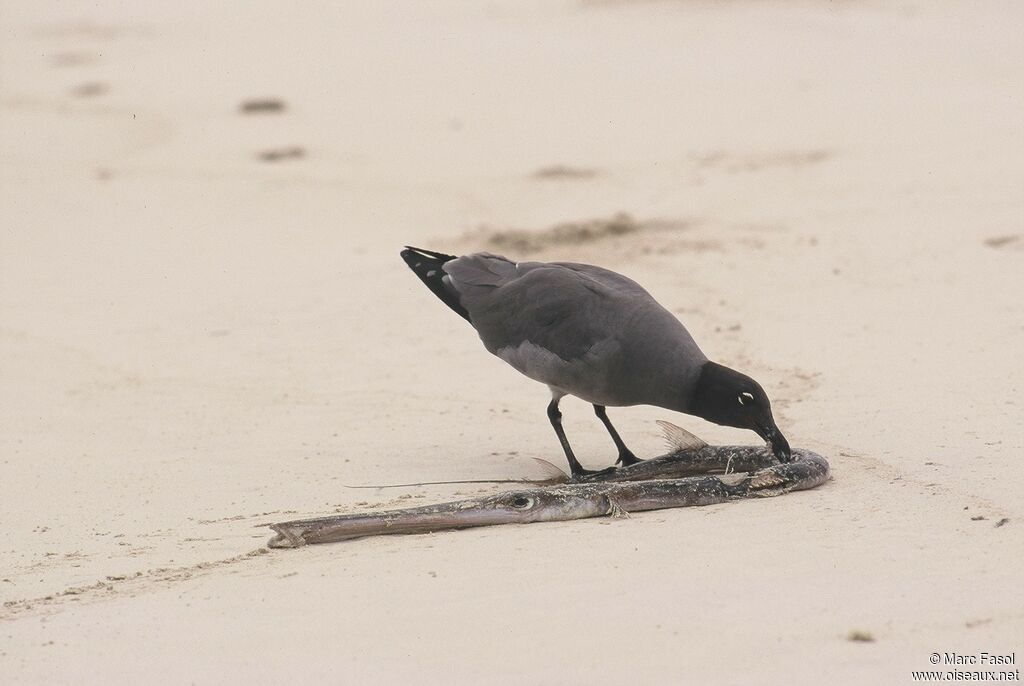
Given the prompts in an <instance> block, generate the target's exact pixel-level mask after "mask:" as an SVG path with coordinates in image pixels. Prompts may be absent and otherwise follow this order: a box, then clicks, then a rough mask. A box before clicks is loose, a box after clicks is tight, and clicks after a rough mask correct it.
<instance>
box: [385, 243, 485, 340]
mask: <svg viewBox="0 0 1024 686" xmlns="http://www.w3.org/2000/svg"><path fill="white" fill-rule="evenodd" d="M401 255H402V259H403V260H405V263H406V264H407V265H409V269H411V270H412V271H413V273H414V274H416V276H418V277H419V279H420V281H422V282H423V283H424V285H425V286H426V287H427V288H429V289H430V291H431V292H432V293H433V294H434V295H436V296H437V297H438V298H440V300H441V302H443V303H444V304H445V305H447V306H448V307H450V308H452V310H454V311H455V312H456V313H457V314H458V315H459V316H460V317H462V318H463V319H465V320H466V321H467V322H468V321H470V319H469V312H467V311H466V308H464V307H463V306H462V303H460V302H459V298H458V295H456V294H455V293H453V292H452V291H450V290H449V289H448V288H447V287H446V286H445V283H444V269H442V266H443V265H444V263H445V262H449V261H451V260H454V259H455V256H454V255H446V254H444V253H441V252H434V251H433V250H424V249H423V248H414V247H412V246H411V245H407V246H405V249H404V250H403V251H402V252H401ZM470 323H472V322H470Z"/></svg>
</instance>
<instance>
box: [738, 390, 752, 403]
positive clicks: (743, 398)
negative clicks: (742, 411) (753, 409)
mask: <svg viewBox="0 0 1024 686" xmlns="http://www.w3.org/2000/svg"><path fill="white" fill-rule="evenodd" d="M736 400H738V401H739V402H740V405H746V404H747V403H748V402H754V396H753V395H752V394H750V393H747V392H743V393H740V394H739V396H738V397H737V398H736Z"/></svg>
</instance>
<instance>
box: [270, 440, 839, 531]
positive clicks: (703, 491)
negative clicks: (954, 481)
mask: <svg viewBox="0 0 1024 686" xmlns="http://www.w3.org/2000/svg"><path fill="white" fill-rule="evenodd" d="M662 426H663V428H665V431H666V435H667V436H668V438H669V441H670V443H673V445H674V446H675V447H676V449H675V450H674V451H673V452H670V453H668V454H667V455H662V456H661V457H656V458H653V459H650V460H646V461H644V462H640V463H637V464H635V465H631V466H629V467H622V468H620V469H618V470H616V471H614V472H612V473H610V474H599V475H596V476H593V477H589V478H588V479H587V480H585V481H582V482H580V481H576V482H570V483H563V484H558V485H554V486H544V487H535V488H524V489H521V490H514V491H506V492H504V493H498V494H497V495H491V496H483V497H479V498H470V499H466V500H458V501H455V502H450V503H442V504H439V505H426V506H423V507H410V508H405V509H400V510H388V511H384V512H369V513H365V514H346V515H335V516H331V517H320V518H317V519H302V520H296V521H291V522H282V523H279V524H272V525H271V527H270V528H271V529H273V530H274V531H275V532H276V535H275V536H274V537H273V538H271V539H270V541H269V542H268V544H267V545H268V547H270V548H296V547H299V546H304V545H308V544H312V543H330V542H333V541H342V540H346V539H351V538H360V537H363V536H378V535H383V534H416V533H429V532H432V531H442V530H445V529H464V528H468V527H474V526H492V525H495V524H531V523H533V522H559V521H566V520H570V519H585V518H587V517H604V516H618V515H621V514H624V513H628V512H641V511H644V510H660V509H665V508H672V507H692V506H695V505H713V504H715V503H724V502H728V501H731V500H739V499H743V498H763V497H769V496H775V495H780V494H782V493H787V492H789V491H798V490H804V489H808V488H814V487H816V486H820V485H821V484H823V483H825V482H826V481H827V480H828V478H829V464H828V461H827V460H826V459H825V458H824V457H822V456H821V455H818V454H817V453H813V452H811V451H809V450H800V449H796V450H793V452H792V457H793V459H792V461H791V462H787V463H782V464H780V463H778V462H777V461H776V460H775V457H774V455H773V454H772V453H771V451H769V450H768V449H767V448H764V447H751V446H709V445H706V444H704V443H703V441H700V439H696V438H695V437H693V436H692V435H690V434H687V433H686V432H683V433H682V434H678V433H677V434H676V435H675V436H673V434H672V431H673V430H674V429H677V428H678V427H672V426H671V425H666V423H663V424H662ZM679 431H682V429H679ZM713 472H718V473H719V474H718V475H714V474H712V473H713Z"/></svg>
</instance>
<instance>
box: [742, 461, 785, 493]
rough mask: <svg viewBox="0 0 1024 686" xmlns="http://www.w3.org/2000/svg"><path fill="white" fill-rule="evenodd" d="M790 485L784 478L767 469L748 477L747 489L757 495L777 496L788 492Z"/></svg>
mask: <svg viewBox="0 0 1024 686" xmlns="http://www.w3.org/2000/svg"><path fill="white" fill-rule="evenodd" d="M791 485H792V484H790V482H789V480H788V479H786V477H784V476H782V475H781V474H779V473H778V472H777V471H775V470H774V469H772V468H771V467H769V468H768V469H762V470H761V471H758V472H754V473H753V474H751V475H750V483H749V484H748V488H749V489H750V490H751V491H755V492H758V493H757V494H758V495H765V496H768V495H779V494H780V493H784V492H785V491H787V490H789V487H790V486H791Z"/></svg>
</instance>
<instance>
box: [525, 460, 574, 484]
mask: <svg viewBox="0 0 1024 686" xmlns="http://www.w3.org/2000/svg"><path fill="white" fill-rule="evenodd" d="M533 461H534V462H536V463H537V464H538V465H540V468H541V471H543V472H544V478H543V479H531V480H530V481H532V482H533V483H538V484H566V483H569V481H570V479H569V475H568V474H566V473H565V472H563V471H562V470H561V469H559V468H558V467H556V466H555V465H553V464H551V463H550V462H548V461H547V460H542V459H541V458H539V457H535V458H533Z"/></svg>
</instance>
